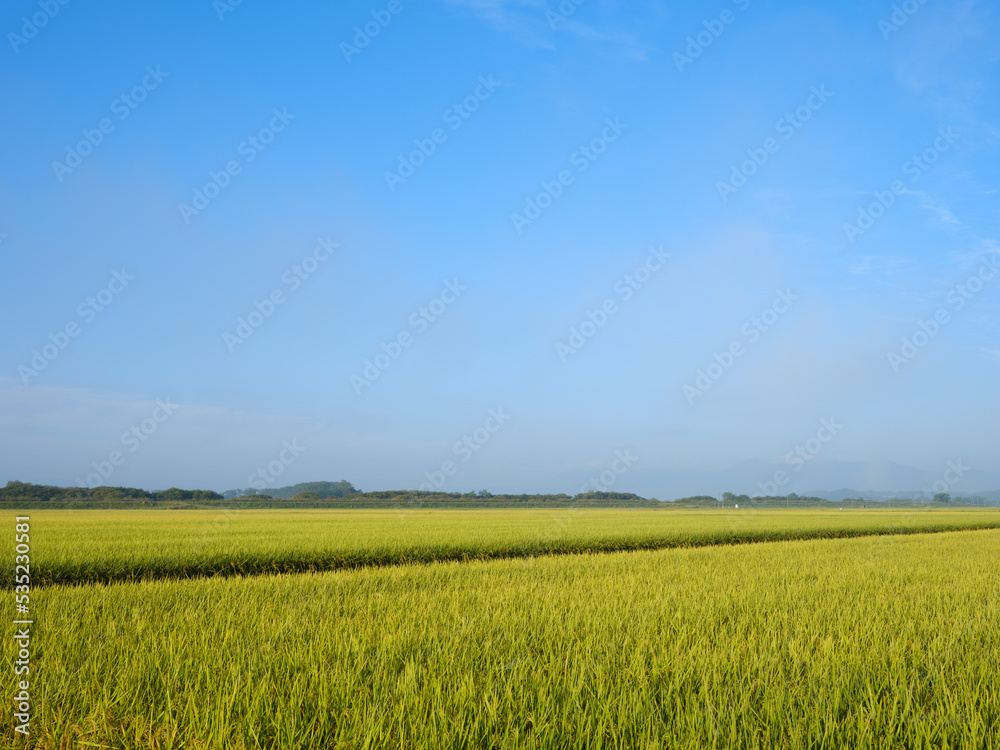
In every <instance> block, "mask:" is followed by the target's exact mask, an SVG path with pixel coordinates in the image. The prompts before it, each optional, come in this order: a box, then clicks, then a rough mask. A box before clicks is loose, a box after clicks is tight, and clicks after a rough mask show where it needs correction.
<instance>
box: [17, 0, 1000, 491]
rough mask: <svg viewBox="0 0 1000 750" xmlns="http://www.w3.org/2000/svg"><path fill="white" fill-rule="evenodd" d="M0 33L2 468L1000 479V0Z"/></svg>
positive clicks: (525, 485)
mask: <svg viewBox="0 0 1000 750" xmlns="http://www.w3.org/2000/svg"><path fill="white" fill-rule="evenodd" d="M0 29H2V30H3V32H4V35H5V43H6V45H7V48H6V49H5V50H3V51H2V52H0V57H2V63H0V86H2V91H3V96H2V99H0V100H2V102H3V108H4V117H3V121H4V123H5V128H6V132H7V133H8V135H7V137H6V138H4V139H2V141H0V164H2V169H0V198H2V200H0V266H2V268H3V271H4V276H5V278H6V280H7V284H6V292H5V294H4V295H3V298H2V301H0V309H2V312H3V318H4V320H5V325H4V333H3V340H4V346H3V351H2V355H0V356H2V358H3V360H2V366H0V412H2V414H3V419H2V421H0V484H2V483H4V482H6V481H8V480H19V481H23V482H33V483H38V484H50V485H64V486H79V485H84V486H86V485H88V484H90V485H96V484H102V485H115V486H130V487H142V488H146V489H162V488H166V487H171V486H175V487H182V488H201V489H212V490H217V491H223V490H227V489H230V488H244V487H254V488H256V489H260V490H264V491H266V489H267V488H268V487H279V486H283V485H291V484H295V483H297V482H306V481H314V480H334V481H335V480H340V479H347V480H349V481H350V482H352V483H353V484H354V485H356V486H357V487H359V488H361V489H364V490H380V489H417V488H420V487H423V488H425V489H428V488H433V489H441V490H444V491H447V492H467V491H476V490H480V489H483V488H486V489H488V490H490V491H491V492H493V493H535V492H552V493H556V492H566V493H569V494H574V493H577V492H580V491H581V489H608V490H613V491H616V492H635V493H638V494H640V495H642V496H644V497H655V498H659V499H673V498H677V497H682V496H685V495H692V494H708V495H715V494H717V493H719V492H722V491H732V492H736V493H748V494H751V495H755V494H781V495H784V494H786V493H788V492H799V493H803V492H828V491H834V490H837V489H842V488H850V489H852V490H856V491H867V492H877V491H886V492H893V491H900V492H902V491H910V492H916V491H921V490H923V491H928V490H933V491H947V492H949V493H952V494H962V493H974V492H980V491H995V490H1000V453H998V451H997V449H996V448H997V445H998V442H1000V441H998V438H1000V419H998V416H1000V414H998V408H997V407H998V403H1000V396H998V390H997V383H998V382H1000V379H998V373H1000V340H998V326H997V315H998V311H1000V302H998V300H1000V297H998V294H1000V211H998V208H1000V192H998V177H1000V161H998V143H1000V103H998V102H1000V98H998V93H1000V92H998V86H1000V15H998V6H997V3H995V2H985V1H979V2H977V1H976V0H968V1H966V0H961V1H955V0H945V1H942V2H937V1H935V2H921V1H918V0H908V2H905V3H897V4H895V5H894V4H893V3H892V2H889V1H888V0H885V1H878V0H862V2H858V3H846V4H845V3H841V2H834V1H833V0H825V1H816V2H808V3H800V2H764V1H762V0H719V1H718V2H715V3H695V4H683V3H667V2H656V1H653V0H649V1H640V2H629V3H625V2H613V1H610V0H587V1H586V2H582V1H581V0H577V2H575V3H574V2H569V1H567V2H563V3H562V4H559V3H557V2H556V1H555V0H550V2H544V0H432V1H428V2H422V3H410V2H407V0H390V1H388V2H375V3H360V2H351V3H318V2H306V3H293V4H279V3H265V2H261V0H248V1H247V2H237V1H236V0H216V2H214V3H213V2H212V1H211V0H198V1H197V2H194V1H192V0H185V1H184V2H178V3H165V4H146V3H125V2H118V1H116V2H105V3H99V4H93V3H91V4H87V3H82V2H71V1H70V0H42V2H21V0H18V2H14V3H8V4H6V5H5V7H4V9H3V10H2V11H0ZM112 455H116V456H117V457H118V458H119V459H120V460H115V462H114V463H115V465H114V466H113V467H112V466H111V464H110V463H109V457H110V456H112ZM105 467H107V468H108V471H107V472H103V469H104V468H105ZM268 467H271V469H268ZM274 467H277V468H278V469H280V470H279V471H276V470H275V469H274ZM261 469H264V473H261ZM772 487H773V489H774V491H773V492H769V491H767V490H768V489H770V488H772Z"/></svg>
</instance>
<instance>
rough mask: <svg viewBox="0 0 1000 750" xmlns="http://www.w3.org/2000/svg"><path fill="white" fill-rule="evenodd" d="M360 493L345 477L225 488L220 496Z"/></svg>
mask: <svg viewBox="0 0 1000 750" xmlns="http://www.w3.org/2000/svg"><path fill="white" fill-rule="evenodd" d="M360 493H361V490H359V489H357V488H356V487H355V486H354V485H353V484H351V483H350V482H348V481H347V480H346V479H341V480H340V481H339V482H300V483H299V484H293V485H289V486H288V487H277V488H275V489H271V488H267V489H236V490H226V491H225V492H223V493H222V496H223V497H224V498H226V499H229V498H233V497H247V496H251V495H267V496H269V497H274V498H281V499H284V500H290V499H291V498H293V497H295V496H296V495H304V494H309V495H314V496H315V497H318V498H327V497H346V496H347V495H357V494H360Z"/></svg>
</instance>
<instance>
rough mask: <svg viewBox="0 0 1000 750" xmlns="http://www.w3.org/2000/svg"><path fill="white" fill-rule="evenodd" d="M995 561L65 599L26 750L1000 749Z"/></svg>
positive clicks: (157, 587)
mask: <svg viewBox="0 0 1000 750" xmlns="http://www.w3.org/2000/svg"><path fill="white" fill-rule="evenodd" d="M540 518H541V517H540ZM616 518H617V517H616ZM757 522H758V523H764V524H771V525H772V526H773V525H775V524H777V523H778V521H776V520H773V519H770V518H765V519H763V520H759V521H757ZM357 523H363V521H362V520H358V521H357ZM619 523H624V522H622V521H619ZM41 525H42V524H39V526H40V527H41ZM414 528H415V529H416V530H417V533H418V538H421V537H419V534H421V533H422V534H425V535H428V536H425V537H422V538H426V539H429V540H433V539H436V538H437V537H436V536H434V535H433V534H430V532H429V531H428V529H427V528H425V527H421V526H420V525H418V524H415V526H414ZM123 533H124V531H123ZM594 533H597V532H596V531H595V532H594ZM506 534H507V536H506V537H504V538H514V539H517V538H520V537H519V536H518V535H519V534H521V535H523V529H522V530H521V531H511V530H508V531H507V532H506ZM337 538H338V539H341V543H345V542H344V540H343V538H341V537H337ZM375 541H376V543H378V542H379V541H381V543H382V544H386V540H385V539H384V538H382V539H381V540H378V539H376V540H375ZM240 543H243V542H240ZM361 543H362V544H363V543H364V540H361ZM37 544H38V548H39V551H40V552H41V550H42V549H43V548H44V546H45V544H46V541H45V540H44V537H43V536H41V535H39V542H38V543H37ZM998 551H1000V531H996V530H991V531H962V532H949V533H940V534H921V535H910V536H869V537H863V538H854V539H835V540H831V539H823V540H810V541H795V542H776V543H773V544H751V545H741V546H715V547H703V548H696V549H669V550H660V551H644V552H628V553H617V554H607V555H562V556H549V557H538V558H524V559H509V560H493V561H473V562H464V563H463V562H445V563H437V564H431V565H409V566H396V567H385V568H365V569H355V570H340V571H334V572H327V573H317V574H302V575H279V576H258V577H251V578H214V579H201V580H193V581H191V580H188V581H184V580H170V581H149V582H137V583H126V584H115V585H110V586H105V585H92V586H72V587H64V586H54V587H46V588H42V589H38V590H37V591H36V593H35V595H33V603H34V619H35V622H36V626H35V633H36V635H35V639H34V640H33V642H32V647H33V657H32V658H33V661H32V675H33V684H34V686H35V688H34V690H35V696H36V697H35V701H36V706H37V713H36V715H35V716H34V717H33V720H32V731H33V734H32V738H33V739H32V743H33V745H34V746H36V747H45V748H48V747H59V748H77V747H103V748H150V747H155V748H180V747H184V748H306V747H310V748H313V747H315V748H327V747H329V748H421V749H424V748H426V749H427V750H432V749H433V750H437V749H439V748H456V749H458V748H462V749H463V750H464V749H465V748H498V749H499V748H598V747H601V748H621V749H622V750H627V749H632V748H661V747H664V748H675V747H676V748H702V747H708V748H712V747H718V748H723V747H724V748H758V747H759V748H765V747H766V748H772V747H774V748H783V747H787V748H804V747H816V748H846V747H878V748H896V747H905V748H920V747H969V748H982V747H995V746H996V743H998V742H1000V739H998V736H1000V735H998V732H1000V678H998V675H1000V585H998V582H997V561H998ZM13 648H14V647H13V645H12V641H11V640H10V639H5V640H4V641H3V658H4V659H5V660H6V661H7V663H11V662H12V661H13V658H14V657H13ZM11 685H12V681H11V680H5V681H4V691H5V694H4V702H5V705H10V704H11V696H12V687H11ZM8 726H9V725H8ZM7 731H10V730H9V728H8V730H7ZM11 743H13V741H12V740H11Z"/></svg>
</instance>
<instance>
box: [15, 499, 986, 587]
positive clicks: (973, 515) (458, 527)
mask: <svg viewBox="0 0 1000 750" xmlns="http://www.w3.org/2000/svg"><path fill="white" fill-rule="evenodd" d="M26 513H27V514H29V515H30V517H31V542H32V544H31V554H32V557H31V563H32V571H31V573H32V575H31V581H32V584H33V585H34V586H42V585H50V584H53V583H101V582H111V581H130V580H155V579H163V578H193V577H202V576H217V575H255V574H268V573H292V572H306V571H321V570H336V569H343V568H353V567H359V566H378V565H394V564H407V563H418V562H419V563H426V562H434V561H448V560H477V559H478V560H486V559H502V558H513V557H525V556H531V555H540V554H553V553H576V552H610V551H624V550H643V549H646V550H649V549H664V548H670V547H687V546H705V545H715V544H736V543H743V542H756V541H778V540H793V539H811V538H838V537H840V538H844V537H850V536H858V535H864V534H905V533H911V532H919V531H922V532H927V531H946V530H952V529H961V528H1000V508H993V509H988V510H987V509H982V510H980V509H966V510H936V509H935V510H926V511H925V510H886V509H877V510H876V509H871V508H868V509H866V510H862V509H861V508H858V509H856V510H852V509H849V508H845V509H844V511H842V512H840V511H829V510H790V511H785V510H754V509H746V510H742V509H741V510H732V509H729V510H675V509H664V510H616V509H607V510H590V509H587V510H576V509H560V510H464V511H463V510H432V511H427V510H417V509H408V510H401V511H396V510H366V511H352V510H288V511H274V510H256V511H254V510H246V511H226V510H214V511H184V510H173V511H170V510H167V511H149V510H123V511H99V510H75V511H38V510H36V511H26ZM3 540H4V541H3V545H6V546H5V547H4V552H5V554H4V556H3V561H2V563H0V565H2V566H3V568H2V569H3V573H4V578H3V581H4V582H3V586H4V587H8V588H9V587H10V586H11V581H12V580H13V577H12V576H13V561H14V539H13V536H12V535H4V537H3ZM8 574H9V575H8Z"/></svg>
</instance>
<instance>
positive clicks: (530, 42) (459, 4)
mask: <svg viewBox="0 0 1000 750" xmlns="http://www.w3.org/2000/svg"><path fill="white" fill-rule="evenodd" d="M445 2H446V3H447V4H448V5H451V6H454V7H456V8H459V9H461V10H463V11H465V12H467V13H469V14H470V15H473V16H475V17H478V18H479V19H481V20H483V21H485V22H487V23H489V24H490V25H492V26H493V27H494V28H495V29H496V30H497V31H498V32H499V33H502V34H509V35H510V36H512V37H513V38H515V39H516V40H517V41H518V42H520V43H521V44H524V45H526V46H530V47H537V48H541V49H556V40H557V37H556V34H571V35H573V36H575V37H577V38H579V39H583V40H585V41H591V42H602V43H607V44H611V45H615V46H617V47H619V48H621V49H623V50H625V52H626V54H627V55H628V57H630V58H632V59H635V60H645V59H646V58H647V57H648V54H649V53H650V52H651V50H652V47H651V46H650V45H648V44H646V43H644V42H642V41H640V40H639V39H638V37H637V36H636V35H635V34H630V33H628V32H625V31H622V30H620V29H617V28H601V29H599V28H596V27H594V26H592V25H589V24H587V23H584V22H583V21H581V20H580V19H579V18H577V17H575V16H574V15H564V14H563V13H562V12H560V9H559V5H558V3H556V4H555V7H554V8H553V7H551V6H550V5H549V3H548V2H546V0H445Z"/></svg>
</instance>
